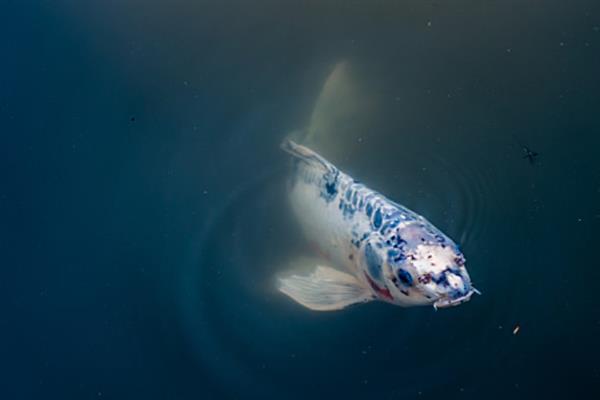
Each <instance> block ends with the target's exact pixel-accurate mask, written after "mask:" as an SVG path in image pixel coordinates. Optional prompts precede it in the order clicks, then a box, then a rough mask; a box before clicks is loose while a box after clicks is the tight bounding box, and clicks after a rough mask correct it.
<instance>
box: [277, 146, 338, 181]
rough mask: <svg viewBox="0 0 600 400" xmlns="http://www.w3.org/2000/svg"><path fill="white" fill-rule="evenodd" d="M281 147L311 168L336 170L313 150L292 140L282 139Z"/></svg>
mask: <svg viewBox="0 0 600 400" xmlns="http://www.w3.org/2000/svg"><path fill="white" fill-rule="evenodd" d="M281 148H282V149H283V150H284V151H286V152H287V153H289V154H291V155H293V156H294V157H296V158H298V159H299V160H301V161H304V162H305V163H307V164H308V165H310V166H311V167H313V168H319V169H322V170H323V172H331V173H335V172H336V171H337V168H336V167H335V166H334V165H333V164H331V163H330V162H329V161H327V160H326V159H324V158H323V157H321V156H320V155H319V154H317V153H316V152H315V151H313V150H311V149H309V148H308V147H305V146H302V145H300V144H298V143H296V142H294V141H293V140H289V139H286V140H284V141H283V143H281Z"/></svg>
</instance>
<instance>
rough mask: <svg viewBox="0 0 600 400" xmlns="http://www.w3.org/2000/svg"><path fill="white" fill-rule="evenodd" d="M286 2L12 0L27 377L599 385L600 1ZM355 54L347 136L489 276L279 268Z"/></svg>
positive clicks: (570, 388) (20, 375) (109, 383)
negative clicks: (289, 143)
mask: <svg viewBox="0 0 600 400" xmlns="http://www.w3.org/2000/svg"><path fill="white" fill-rule="evenodd" d="M282 3H285V4H278V2H257V3H254V2H253V4H252V5H251V3H250V2H243V3H242V2H239V3H236V2H227V3H222V2H200V1H171V2H161V1H156V0H155V1H149V0H146V1H141V0H139V1H133V0H123V1H95V2H94V1H88V2H85V1H53V2H50V1H26V0H22V1H16V0H14V1H2V2H1V3H0V16H1V17H2V24H0V32H1V35H0V50H1V54H2V61H1V62H0V140H1V141H0V267H1V270H2V277H1V279H0V293H1V299H2V300H1V303H0V304H2V306H1V307H2V313H1V317H0V338H1V339H2V340H1V341H0V350H1V352H0V359H1V363H0V372H1V373H0V398H2V399H42V398H43V399H90V398H108V399H132V398H134V399H135V398H143V399H155V398H156V399H213V398H215V399H217V398H240V399H246V398H248V399H250V398H263V399H264V398H292V399H305V398H381V399H414V398H418V399H434V398H435V399H439V398H441V397H443V398H459V399H462V398H469V399H471V398H472V399H475V398H476V399H482V398H484V399H494V398H502V399H506V398H511V399H512V398H524V399H530V398H572V397H579V396H585V397H586V398H597V397H598V396H599V395H600V387H599V386H600V363H599V356H600V350H599V346H598V338H599V337H600V311H599V309H600V308H599V306H600V300H599V296H600V294H599V292H598V285H597V282H598V281H599V280H600V263H599V262H598V256H597V247H598V239H599V235H598V229H599V228H600V157H599V156H600V152H599V149H600V147H599V146H600V139H599V135H600V117H599V115H600V109H599V105H600V77H599V71H600V6H599V5H598V2H594V1H573V2H567V1H546V2H543V4H542V2H523V1H502V2H494V3H492V2H488V1H483V2H478V1H457V2H451V3H452V4H449V3H448V2H442V1H438V2H429V1H406V2H391V1H390V2H372V3H367V2H341V1H335V2H333V1H330V2H316V1H315V2H291V1H289V2H282ZM217 4H218V5H217ZM340 60H346V62H347V64H348V65H349V66H350V68H351V70H352V73H353V76H354V77H355V79H356V82H359V84H358V86H359V89H360V90H358V91H357V95H356V99H354V100H356V101H357V104H364V105H365V106H364V108H361V109H360V110H359V112H357V113H355V114H353V115H352V117H351V118H346V119H344V118H341V119H340V121H339V126H336V127H335V129H334V130H335V132H334V134H333V133H332V135H333V136H332V137H334V138H335V140H337V141H338V144H337V145H336V146H334V147H332V148H333V149H335V152H336V154H335V155H334V154H331V156H332V158H335V159H336V161H337V163H338V165H339V166H340V167H341V168H342V169H344V170H346V171H348V172H350V173H351V174H353V175H354V176H355V177H356V178H359V179H360V180H362V181H363V182H365V183H367V184H368V185H370V186H371V187H373V188H375V189H378V190H380V191H382V192H383V193H385V194H387V195H388V196H390V197H392V198H393V199H395V200H397V201H398V202H400V203H402V204H404V205H406V206H408V207H410V208H412V209H414V210H415V211H417V212H419V213H421V214H423V215H425V216H426V217H428V218H429V219H430V220H431V221H432V222H434V223H435V224H436V225H437V226H438V227H440V228H441V229H442V230H444V231H445V232H446V233H447V234H449V235H450V236H451V237H453V238H454V239H456V240H457V241H458V242H460V243H461V245H462V248H463V250H464V252H465V254H466V256H467V262H468V264H467V265H468V268H469V271H470V274H471V277H472V279H473V280H474V282H475V284H476V286H477V287H478V288H479V289H480V290H481V291H482V292H483V293H484V294H483V296H479V297H476V298H473V299H472V301H471V302H469V303H467V304H465V305H462V306H460V307H456V308H453V309H447V310H442V311H439V312H435V311H434V310H433V309H432V308H430V307H424V308H409V309H402V308H398V307H393V306H389V305H386V304H383V303H370V304H367V305H362V306H357V307H352V308H349V309H347V310H344V311H341V312H337V313H314V312H310V311H308V310H306V309H303V308H301V307H299V306H298V305H296V304H294V303H292V302H291V301H289V299H287V298H285V297H283V296H282V295H280V294H279V293H277V292H276V291H275V290H274V275H275V273H276V272H277V271H280V270H281V269H282V268H284V267H285V265H286V263H287V262H289V260H290V259H292V258H293V257H295V256H298V255H302V254H305V253H306V245H305V244H304V241H303V239H302V237H301V236H300V233H299V231H298V226H297V225H296V222H295V220H294V219H293V217H292V216H291V215H290V213H289V210H288V209H287V207H286V202H285V185H284V182H285V178H286V176H287V166H288V159H287V157H286V155H284V154H282V153H281V152H280V151H279V148H278V144H279V142H280V141H281V139H282V138H283V137H284V136H285V135H286V134H287V133H288V132H290V131H292V130H295V129H299V128H302V127H304V126H306V124H307V123H308V120H309V117H310V114H311V110H312V107H313V104H314V103H315V100H316V98H317V96H318V94H319V92H320V90H321V87H322V85H323V82H324V81H325V79H326V77H327V76H328V74H329V73H330V72H331V70H332V68H333V66H334V65H335V64H336V63H337V62H339V61H340ZM358 100H360V101H358ZM345 135H347V136H345ZM358 141H359V142H358ZM357 143H359V144H357ZM522 146H528V147H530V148H532V149H533V150H535V151H536V152H538V153H539V154H540V155H539V156H538V157H537V159H536V162H535V164H533V165H531V164H530V163H529V162H528V160H527V159H524V158H523V155H524V153H523V149H522ZM516 326H520V332H519V333H518V334H517V335H513V333H512V331H513V329H514V328H515V327H516Z"/></svg>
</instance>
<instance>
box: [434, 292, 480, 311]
mask: <svg viewBox="0 0 600 400" xmlns="http://www.w3.org/2000/svg"><path fill="white" fill-rule="evenodd" d="M473 293H477V294H481V293H480V292H479V290H477V289H475V288H472V289H471V290H469V291H468V292H467V293H466V294H464V295H462V296H459V297H450V296H446V297H442V298H440V299H439V300H437V301H436V302H435V303H433V308H435V309H436V310H437V309H438V308H448V307H454V306H457V305H459V304H462V303H466V302H467V301H469V300H471V296H473Z"/></svg>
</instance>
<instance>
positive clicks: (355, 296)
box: [279, 265, 373, 311]
mask: <svg viewBox="0 0 600 400" xmlns="http://www.w3.org/2000/svg"><path fill="white" fill-rule="evenodd" d="M279 290H280V291H281V292H283V293H285V294H286V295H288V296H290V297H291V298H292V299H294V300H295V301H297V302H298V303H300V304H302V305H303V306H305V307H307V308H310V309H311V310H316V311H333V310H341V309H342V308H345V307H347V306H349V305H350V304H355V303H365V302H367V301H370V300H372V299H373V295H372V294H371V291H370V290H369V289H368V288H365V287H364V286H363V285H362V284H361V283H360V282H359V281H358V279H356V278H355V277H354V276H352V275H350V274H347V273H344V272H341V271H338V270H336V269H334V268H330V267H323V266H320V265H319V266H317V268H316V269H315V270H314V271H313V272H312V273H311V274H310V275H308V276H299V275H291V276H288V277H286V278H281V279H279Z"/></svg>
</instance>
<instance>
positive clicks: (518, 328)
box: [513, 325, 521, 335]
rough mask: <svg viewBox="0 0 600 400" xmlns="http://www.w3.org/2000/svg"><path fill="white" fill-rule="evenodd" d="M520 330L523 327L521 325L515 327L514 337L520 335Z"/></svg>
mask: <svg viewBox="0 0 600 400" xmlns="http://www.w3.org/2000/svg"><path fill="white" fill-rule="evenodd" d="M520 330H521V327H520V326H519V325H517V326H515V329H513V335H516V334H517V333H519V331H520Z"/></svg>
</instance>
